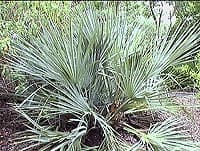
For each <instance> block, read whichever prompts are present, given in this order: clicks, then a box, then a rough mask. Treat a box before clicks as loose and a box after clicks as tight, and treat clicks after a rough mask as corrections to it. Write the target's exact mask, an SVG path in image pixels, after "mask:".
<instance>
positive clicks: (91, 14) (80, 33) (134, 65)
mask: <svg viewBox="0 0 200 151" xmlns="http://www.w3.org/2000/svg"><path fill="white" fill-rule="evenodd" d="M72 13H73V14H72V15H71V16H73V18H69V20H70V23H69V25H68V26H67V27H66V28H65V29H63V28H60V27H58V26H57V25H55V24H54V23H52V22H49V26H47V27H44V26H43V27H42V32H41V33H40V36H39V37H37V38H34V37H31V38H30V41H27V40H25V39H24V38H22V37H19V38H18V40H17V41H14V42H13V43H12V48H13V53H12V54H10V57H11V59H10V64H11V67H12V68H14V69H15V70H16V71H20V72H22V73H25V74H26V75H27V76H30V77H31V78H32V79H33V80H34V82H35V83H34V84H33V85H34V87H30V88H29V89H27V91H26V92H27V94H29V96H27V98H26V99H25V100H24V101H23V102H22V103H21V104H20V105H16V106H15V108H16V110H18V111H19V112H20V113H21V114H22V115H23V116H24V117H25V118H26V119H27V120H28V121H29V122H30V123H31V124H32V125H33V127H32V128H31V127H30V125H29V126H28V127H29V129H30V130H28V131H27V132H28V134H29V137H27V138H26V139H27V141H31V142H35V143H36V144H37V145H42V148H41V150H48V149H49V148H51V149H52V150H60V151H62V150H87V149H90V148H89V147H94V148H98V149H99V150H127V149H128V148H129V147H130V146H129V145H127V144H125V142H123V141H122V140H121V139H120V138H119V137H118V133H117V132H116V131H115V129H114V128H113V127H112V124H113V123H114V122H113V119H116V118H114V117H117V115H118V114H119V113H120V114H121V113H122V115H123V114H124V113H126V114H130V113H133V112H136V111H140V110H152V109H154V110H160V109H164V107H166V106H167V104H168V103H166V102H168V99H169V98H168V95H167V93H166V92H167V89H166V83H167V81H168V80H169V79H168V78H166V76H163V72H164V71H167V69H169V68H170V67H171V66H172V65H177V64H181V63H182V62H184V61H188V59H190V57H191V55H193V54H195V53H196V52H198V49H199V46H200V45H199V42H200V38H199V35H200V32H199V29H198V25H196V24H195V25H194V26H190V27H188V28H187V29H185V31H184V32H181V28H182V26H180V27H178V28H177V30H176V31H175V32H174V33H171V32H169V33H168V35H166V37H163V40H162V41H160V42H156V43H155V40H154V38H155V37H154V34H153V33H152V35H146V33H149V32H146V31H148V30H149V29H148V28H146V27H145V26H143V25H141V24H139V23H133V24H131V25H129V24H128V22H127V20H126V16H125V15H123V14H120V15H117V16H116V15H115V14H114V13H113V12H112V11H110V10H109V11H108V12H107V13H105V14H103V15H102V14H98V12H97V11H96V10H95V9H94V8H93V7H86V8H85V9H81V10H77V11H75V10H73V11H72ZM147 39H148V40H147ZM145 42H147V43H145ZM163 102H164V103H163ZM117 104H118V105H117ZM61 116H64V117H67V119H64V126H65V127H66V126H67V125H68V126H70V122H74V125H73V126H71V128H72V129H73V130H69V129H67V130H63V129H59V128H60V125H59V123H60V122H61V120H62V119H61ZM58 117H59V118H58ZM122 117H123V116H122ZM52 120H56V122H55V124H51V123H52ZM174 123H177V122H176V121H174V120H169V121H167V122H164V123H162V124H161V125H162V126H158V125H156V126H154V127H152V128H151V129H150V131H149V133H148V134H144V133H142V132H140V131H139V130H136V129H134V128H131V127H129V126H128V125H126V124H124V125H125V126H126V130H132V131H133V133H136V135H139V136H140V137H141V139H142V144H144V143H146V144H148V147H149V149H153V148H154V147H155V146H157V147H160V148H163V149H169V148H170V145H171V146H173V145H174V142H175V141H176V139H177V140H178V139H179V138H180V137H179V135H176V134H178V132H180V131H175V129H174V128H171V126H172V127H173V126H174ZM49 124H50V125H51V128H48V129H47V127H48V125H49ZM110 124H111V125H110ZM92 128H96V129H98V130H99V133H101V136H100V137H101V138H102V140H99V141H100V142H99V143H98V144H97V145H90V146H89V145H88V144H87V143H86V142H84V138H85V137H86V136H87V134H88V133H89V131H90V130H91V129H92ZM168 128H169V130H168ZM165 132H169V134H171V136H173V137H171V136H169V137H168V135H167V134H166V133H165ZM176 132H177V133H176ZM161 137H163V138H162V139H161ZM154 138H155V139H156V140H154ZM23 139H25V138H21V140H22V141H26V140H23ZM171 140H172V141H173V142H171ZM183 142H184V141H183V140H181V141H180V143H179V146H178V147H181V146H183ZM170 143H172V144H170ZM166 144H168V145H169V147H167V146H166ZM137 146H140V142H139V143H138V144H136V145H135V146H134V147H135V148H137ZM175 146H177V145H175ZM30 147H32V146H30Z"/></svg>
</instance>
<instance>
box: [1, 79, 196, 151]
mask: <svg viewBox="0 0 200 151" xmlns="http://www.w3.org/2000/svg"><path fill="white" fill-rule="evenodd" d="M2 84H3V83H2V82H1V80H0V86H2ZM2 91H4V90H3V89H0V93H1V92H2ZM6 92H7V91H4V93H6ZM195 95H196V94H195V93H186V92H173V93H172V98H173V99H175V100H176V101H177V102H178V103H180V104H183V105H186V106H191V105H195V104H200V102H199V100H198V99H197V98H196V96H195ZM13 101H14V99H13V98H11V97H10V98H9V97H7V98H4V97H3V96H1V95H0V151H19V150H21V148H23V147H25V146H28V144H20V145H14V142H13V140H12V139H13V138H15V137H16V136H15V133H16V132H18V131H23V130H25V127H24V126H23V124H22V122H23V121H22V120H23V118H22V117H20V115H19V114H17V113H16V112H15V111H14V110H13V109H12V107H11V105H9V103H13ZM186 110H187V112H181V115H180V118H183V121H184V124H185V125H186V128H188V129H189V130H190V131H189V134H190V135H191V137H192V138H193V139H194V140H195V141H200V114H199V113H200V109H197V108H192V109H191V108H187V107H186ZM188 112H189V113H192V114H188ZM147 116H149V115H147ZM137 118H138V119H137ZM131 119H133V120H136V119H137V120H138V121H141V119H144V118H140V117H139V116H135V117H131V118H130V120H131ZM157 120H160V119H157ZM162 120H163V119H162ZM131 122H132V123H134V121H131ZM136 123H137V124H138V123H139V122H137V121H136ZM142 123H144V121H143V122H142ZM147 124H148V123H147ZM119 133H120V134H121V135H122V139H124V140H125V141H127V142H130V143H134V142H136V141H137V140H136V138H134V137H131V136H130V135H128V134H126V133H124V132H119Z"/></svg>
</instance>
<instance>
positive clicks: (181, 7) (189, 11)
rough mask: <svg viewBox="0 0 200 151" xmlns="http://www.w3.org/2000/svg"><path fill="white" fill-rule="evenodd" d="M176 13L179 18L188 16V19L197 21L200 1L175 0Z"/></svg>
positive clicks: (199, 14)
mask: <svg viewBox="0 0 200 151" xmlns="http://www.w3.org/2000/svg"><path fill="white" fill-rule="evenodd" d="M175 3H176V4H175V5H176V6H175V8H176V15H177V18H178V19H179V20H181V19H183V18H190V20H196V21H198V20H199V18H200V13H199V9H200V2H199V1H176V2H175Z"/></svg>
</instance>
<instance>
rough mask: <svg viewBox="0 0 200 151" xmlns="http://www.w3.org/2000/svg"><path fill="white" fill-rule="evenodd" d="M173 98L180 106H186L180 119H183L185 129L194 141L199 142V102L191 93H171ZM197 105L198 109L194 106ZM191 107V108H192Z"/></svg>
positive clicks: (194, 94)
mask: <svg viewBox="0 0 200 151" xmlns="http://www.w3.org/2000/svg"><path fill="white" fill-rule="evenodd" d="M172 96H173V98H174V99H175V100H176V101H177V102H179V103H180V104H182V105H184V106H186V108H185V109H186V110H185V112H184V111H182V112H181V115H180V118H181V119H183V120H182V121H184V124H185V127H186V129H189V132H188V133H189V134H190V135H191V137H192V138H193V140H194V141H200V100H199V99H197V97H196V93H193V92H173V93H172ZM195 105H198V106H199V107H198V108H195V107H194V106H195ZM192 106H193V107H192Z"/></svg>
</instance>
